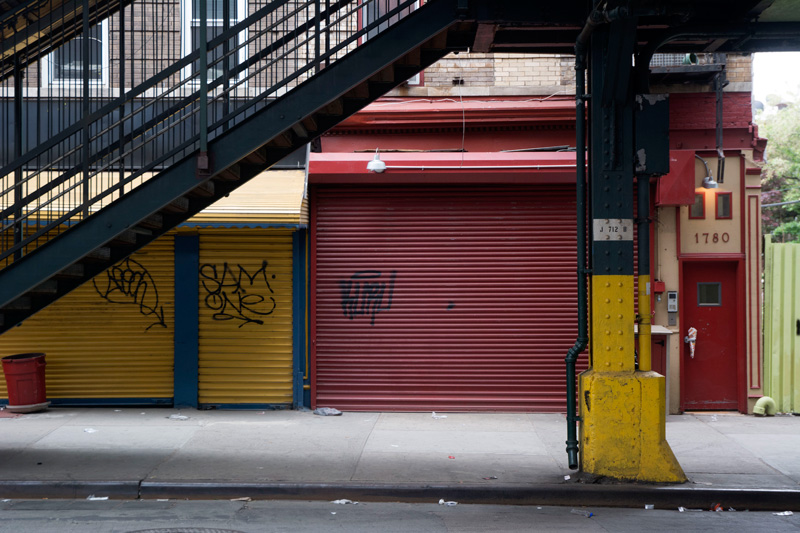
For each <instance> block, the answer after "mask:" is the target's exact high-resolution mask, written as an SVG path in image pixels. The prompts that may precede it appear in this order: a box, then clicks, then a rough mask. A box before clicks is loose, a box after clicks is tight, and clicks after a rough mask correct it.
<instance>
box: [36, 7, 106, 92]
mask: <svg viewBox="0 0 800 533" xmlns="http://www.w3.org/2000/svg"><path fill="white" fill-rule="evenodd" d="M85 39H88V41H89V83H91V84H93V85H106V84H108V21H107V20H103V21H101V22H100V23H99V24H95V25H94V26H91V27H90V28H89V34H88V35H82V34H81V35H78V36H77V37H75V38H74V39H71V40H69V41H67V42H66V43H64V44H63V45H61V46H60V47H58V48H57V49H56V50H55V51H54V52H53V53H51V54H49V55H48V56H47V58H46V59H44V60H43V62H42V66H43V69H42V70H43V74H44V76H43V84H44V86H45V87H46V86H48V85H49V86H53V85H55V86H62V85H70V86H80V85H81V84H83V74H84V72H83V67H84V61H83V60H84V50H83V46H84V40H85Z"/></svg>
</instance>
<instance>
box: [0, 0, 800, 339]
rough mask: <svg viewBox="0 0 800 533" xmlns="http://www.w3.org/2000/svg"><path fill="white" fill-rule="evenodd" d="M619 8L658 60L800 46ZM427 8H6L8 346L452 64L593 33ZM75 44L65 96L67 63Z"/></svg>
mask: <svg viewBox="0 0 800 533" xmlns="http://www.w3.org/2000/svg"><path fill="white" fill-rule="evenodd" d="M611 3H612V4H615V5H617V4H619V5H620V6H622V7H621V8H620V9H621V11H620V10H614V13H616V14H617V15H619V14H620V13H625V16H628V17H635V16H639V15H641V16H642V18H643V20H644V21H645V22H644V23H643V24H642V25H639V26H638V27H637V39H638V41H639V42H640V43H642V44H641V45H640V50H639V51H638V52H637V53H638V54H640V55H644V56H647V57H648V58H649V56H648V54H649V55H652V53H653V52H655V50H656V49H659V50H660V51H663V52H667V53H669V52H672V53H687V52H698V53H699V52H704V51H715V52H724V51H729V50H733V51H743V50H750V49H752V50H758V49H761V48H766V49H770V48H771V49H781V45H780V43H787V42H797V40H798V39H799V38H798V37H797V36H798V35H800V26H798V23H797V22H795V21H794V19H791V20H787V21H783V19H781V18H780V17H778V19H776V20H778V22H766V23H759V24H757V25H756V24H754V23H753V22H752V21H753V20H755V19H754V17H756V16H757V14H758V13H759V12H760V11H759V9H761V8H763V6H764V5H767V4H769V2H767V3H764V2H757V0H709V1H708V2H703V3H696V4H697V5H693V6H692V9H691V10H689V9H687V8H686V6H684V5H683V4H680V5H678V4H676V3H670V2H643V3H642V6H640V7H639V8H637V9H634V10H633V11H630V10H628V9H627V8H624V6H623V4H625V3H624V2H622V1H615V2H611ZM418 4H419V2H418V0H0V31H2V42H0V223H1V224H2V226H0V333H2V332H3V331H6V330H8V329H9V328H11V327H13V326H15V325H16V324H18V323H20V322H21V321H22V320H24V319H25V318H27V317H29V316H30V315H32V314H34V313H35V312H37V311H39V310H41V309H42V308H44V307H45V306H47V305H49V304H50V303H52V302H54V301H55V300H56V299H58V298H60V297H61V296H63V295H64V294H67V293H68V292H70V291H71V290H72V289H74V288H75V287H77V286H79V285H80V284H82V283H84V282H85V281H87V280H89V279H91V278H92V277H93V276H95V275H97V274H98V273H100V272H102V271H103V270H105V269H107V268H108V267H110V266H112V265H113V264H114V263H116V262H118V261H119V260H121V259H123V258H124V257H126V256H128V255H129V254H131V253H132V252H134V251H135V250H137V249H139V248H141V247H143V246H145V245H146V244H148V243H149V242H151V241H152V240H153V239H155V238H157V237H158V236H159V235H162V234H164V233H165V232H166V231H168V230H170V229H171V228H174V227H175V226H176V225H178V224H180V223H181V222H182V221H184V220H186V219H188V218H189V217H191V216H193V215H194V214H196V213H198V212H199V211H201V210H202V209H203V208H205V207H206V206H208V205H210V204H211V203H213V202H214V201H216V200H217V199H219V198H221V197H223V196H225V195H227V194H228V193H229V192H230V191H232V190H233V189H235V188H236V187H238V186H240V185H242V184H243V183H245V182H247V181H248V180H249V179H251V178H252V177H254V176H255V175H257V174H258V173H259V172H261V171H263V170H265V169H267V168H269V167H270V166H271V165H273V164H275V163H276V162H278V161H279V160H280V159H282V158H283V157H285V156H286V155H288V154H290V153H291V152H293V151H295V150H296V149H298V148H299V147H301V146H303V145H305V144H306V143H308V142H309V141H311V140H313V139H315V138H317V137H319V136H320V135H322V134H323V133H324V132H326V131H327V130H329V129H330V128H332V127H333V126H335V125H336V124H338V123H339V122H341V121H342V120H344V119H345V118H347V117H348V116H350V115H352V114H353V113H355V112H357V111H358V110H359V109H362V108H363V107H364V106H366V105H367V104H369V103H370V102H372V101H374V100H375V99H377V98H378V97H379V96H381V95H382V94H385V93H386V92H387V91H389V90H391V89H392V88H394V87H396V86H398V85H400V84H401V83H403V82H404V81H405V80H407V79H408V78H410V77H411V76H413V75H414V74H416V73H417V72H419V71H420V70H422V69H424V68H426V67H427V66H429V65H431V64H432V63H433V62H435V61H436V60H438V59H439V58H441V57H443V56H444V55H445V54H447V53H448V52H451V51H460V50H464V51H466V50H470V49H471V50H472V51H475V52H518V53H559V54H570V53H571V52H572V51H573V46H574V44H575V42H576V38H577V37H578V35H579V34H580V33H581V30H582V28H584V29H585V28H586V27H588V26H589V25H591V24H595V23H597V21H594V22H591V21H590V22H591V24H590V23H589V22H587V15H588V9H589V7H590V5H589V4H587V3H586V2H585V1H584V0H565V1H563V2H556V3H553V2H520V1H518V0H428V1H427V2H425V3H423V5H422V6H421V7H419V5H418ZM590 4H591V3H590ZM651 4H652V5H651ZM209 5H210V6H211V7H210V8H209ZM759 6H761V7H759ZM623 8H624V9H623ZM187 10H188V11H187ZM187 13H192V15H191V16H189V17H187ZM209 14H211V19H209ZM110 16H111V17H112V19H113V21H114V22H113V24H108V23H107V22H101V21H106V20H108V19H109V17H110ZM103 24H108V26H110V27H107V26H102V31H103V32H108V33H109V34H111V33H113V34H114V35H117V37H118V38H117V40H116V41H115V43H116V44H114V50H113V53H111V52H109V54H110V55H111V58H110V60H109V63H108V64H106V63H104V62H103V61H100V60H99V56H100V55H102V54H101V53H100V51H99V48H98V51H93V48H92V46H93V44H96V42H94V43H93V41H92V36H91V35H90V32H91V31H92V28H94V29H95V31H96V30H97V28H99V27H101V25H103ZM170 24H171V25H172V26H170ZM176 24H178V25H182V26H180V27H178V28H177V30H176V28H175V25H176ZM721 28H722V29H721ZM73 36H78V37H79V38H80V39H81V46H80V47H77V46H75V47H74V48H75V49H74V50H73V51H72V52H73V53H76V54H78V55H80V56H81V57H82V61H79V62H78V63H77V64H79V65H80V75H75V77H74V78H71V77H70V76H71V75H72V74H77V72H78V67H76V66H75V65H73V64H66V63H65V64H63V65H62V64H59V61H60V59H59V58H60V56H59V55H58V53H59V52H58V50H59V48H58V47H59V46H60V45H63V43H65V42H66V41H67V40H68V39H69V38H71V37H73ZM176 36H177V37H176ZM792 39H794V40H792ZM776 40H777V41H776ZM72 42H74V41H72ZM776 43H777V44H776ZM103 53H105V52H103ZM48 58H49V59H48ZM48 62H49V64H51V66H50V67H47V64H48ZM52 64H56V66H57V67H58V68H60V69H61V70H58V68H56V69H54V68H53V67H52ZM642 64H644V65H647V64H649V59H648V60H647V61H643V63H642ZM48 69H49V70H48ZM70 69H72V71H70ZM70 72H72V74H70ZM57 73H58V74H60V75H61V76H62V80H61V85H58V83H55V82H54V80H55V78H57V77H58V76H57V75H56V74H57ZM95 75H97V76H99V77H96V78H95V77H93V76H95ZM106 75H108V77H109V78H113V79H114V82H115V84H116V85H105V86H103V87H101V86H100V85H102V84H101V83H99V82H100V81H101V79H105V78H103V76H106ZM45 82H46V83H45ZM32 114H33V116H35V127H34V128H32V129H33V131H31V130H30V129H26V128H25V127H24V125H23V120H22V117H23V115H25V116H28V117H30V116H32ZM54 115H57V116H58V117H59V118H57V119H54V118H53V116H54Z"/></svg>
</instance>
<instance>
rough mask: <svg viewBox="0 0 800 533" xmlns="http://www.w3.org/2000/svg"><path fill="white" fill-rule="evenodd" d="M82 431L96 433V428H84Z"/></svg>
mask: <svg viewBox="0 0 800 533" xmlns="http://www.w3.org/2000/svg"><path fill="white" fill-rule="evenodd" d="M83 432H84V433H97V430H96V429H94V428H86V429H84V430H83Z"/></svg>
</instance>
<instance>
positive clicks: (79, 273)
mask: <svg viewBox="0 0 800 533" xmlns="http://www.w3.org/2000/svg"><path fill="white" fill-rule="evenodd" d="M55 277H56V279H59V278H61V279H63V278H82V277H83V265H81V264H79V263H75V264H74V265H70V266H68V267H67V268H65V269H64V270H62V271H61V272H59V273H58V274H56V275H55Z"/></svg>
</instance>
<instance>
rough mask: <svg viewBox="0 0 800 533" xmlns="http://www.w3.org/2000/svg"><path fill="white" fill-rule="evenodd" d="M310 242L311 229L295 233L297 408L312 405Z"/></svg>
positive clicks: (294, 387) (294, 401)
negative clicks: (309, 377) (308, 332)
mask: <svg viewBox="0 0 800 533" xmlns="http://www.w3.org/2000/svg"><path fill="white" fill-rule="evenodd" d="M306 242H307V230H305V229H299V230H297V231H295V232H294V233H293V234H292V329H293V331H292V353H293V361H294V363H293V365H292V372H293V375H294V379H293V382H292V406H293V407H294V408H295V409H299V408H301V407H308V406H309V405H310V398H307V396H308V395H307V394H306V392H307V391H306V390H305V387H304V385H305V384H306V382H307V381H308V380H307V379H306V376H307V375H308V374H307V373H308V368H307V367H306V283H307V277H306Z"/></svg>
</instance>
